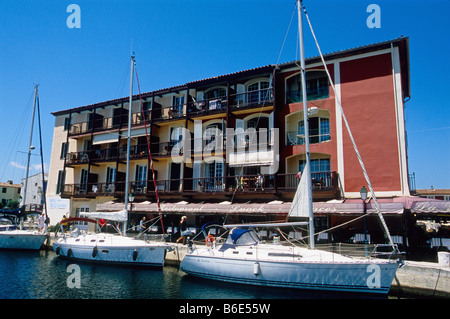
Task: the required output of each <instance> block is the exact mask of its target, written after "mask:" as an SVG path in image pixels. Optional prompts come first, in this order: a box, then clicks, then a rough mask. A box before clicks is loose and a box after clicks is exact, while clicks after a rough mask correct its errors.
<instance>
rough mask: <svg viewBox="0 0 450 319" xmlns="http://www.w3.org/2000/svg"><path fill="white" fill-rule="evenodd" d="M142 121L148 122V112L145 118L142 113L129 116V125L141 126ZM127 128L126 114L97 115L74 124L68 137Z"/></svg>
mask: <svg viewBox="0 0 450 319" xmlns="http://www.w3.org/2000/svg"><path fill="white" fill-rule="evenodd" d="M144 121H145V122H147V123H149V122H150V112H147V114H146V117H145V116H144V115H143V114H142V112H137V113H133V114H131V125H132V126H134V125H143V124H144ZM121 125H122V126H128V114H124V115H122V116H113V117H106V118H105V117H103V116H102V115H99V114H98V117H97V118H95V119H91V120H89V121H85V122H80V123H74V124H72V125H71V126H70V130H69V135H77V134H86V133H90V132H92V131H94V132H101V131H106V130H111V129H118V128H119V127H120V126H121Z"/></svg>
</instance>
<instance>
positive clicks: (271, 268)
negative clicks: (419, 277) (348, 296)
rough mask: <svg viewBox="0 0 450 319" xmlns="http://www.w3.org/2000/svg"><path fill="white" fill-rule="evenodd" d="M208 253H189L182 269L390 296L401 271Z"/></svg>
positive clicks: (373, 264) (379, 263)
mask: <svg viewBox="0 0 450 319" xmlns="http://www.w3.org/2000/svg"><path fill="white" fill-rule="evenodd" d="M207 250H208V249H204V250H202V249H198V250H195V251H194V252H192V253H191V254H187V255H186V256H185V257H184V259H183V261H182V263H181V267H180V269H181V270H182V271H184V272H186V273H188V274H190V275H194V276H197V277H202V278H208V279H214V280H220V281H227V282H233V283H240V284H249V285H259V286H270V287H285V288H297V289H314V290H328V291H346V292H358V293H375V294H387V293H388V292H389V289H390V287H391V283H392V280H393V279H394V276H395V273H396V270H397V268H398V264H397V263H395V262H389V261H386V260H376V261H375V260H368V261H359V260H342V261H333V260H332V259H331V260H326V258H325V259H324V260H322V261H320V260H317V261H302V260H301V259H303V258H295V257H288V255H287V254H285V256H286V257H284V258H283V257H282V256H283V253H280V254H278V257H276V258H264V257H263V256H259V258H248V257H243V258H237V257H229V256H227V253H223V254H222V256H220V255H221V253H220V252H218V251H217V250H216V251H215V252H213V251H212V250H210V251H209V252H207ZM234 251H235V253H234V255H243V256H248V255H249V254H250V250H249V251H246V252H244V251H240V252H238V253H236V251H237V250H234ZM273 251H276V250H273ZM252 252H253V254H257V253H256V252H255V250H253V251H252ZM231 254H233V252H231ZM261 255H263V254H261ZM275 255H276V253H275ZM302 255H303V254H302ZM280 256H281V257H280ZM291 256H292V254H291ZM270 259H272V260H270ZM282 259H284V260H282ZM299 259H300V260H299ZM305 259H307V258H305ZM336 259H339V258H338V257H337V256H336ZM344 259H345V258H344Z"/></svg>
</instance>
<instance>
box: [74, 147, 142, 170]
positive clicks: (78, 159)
mask: <svg viewBox="0 0 450 319" xmlns="http://www.w3.org/2000/svg"><path fill="white" fill-rule="evenodd" d="M146 156H148V146H147V144H138V145H131V147H130V159H137V158H142V157H146ZM126 158H127V146H126V145H123V146H121V147H111V148H104V149H98V150H90V151H81V152H71V153H68V154H67V156H66V163H67V164H68V165H77V164H80V165H82V164H87V163H89V161H90V162H91V163H99V162H112V161H116V160H117V159H119V160H126Z"/></svg>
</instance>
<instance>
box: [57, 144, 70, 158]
mask: <svg viewBox="0 0 450 319" xmlns="http://www.w3.org/2000/svg"><path fill="white" fill-rule="evenodd" d="M68 150H69V143H62V144H61V153H60V155H59V159H64V158H65V157H66V155H67V151H68Z"/></svg>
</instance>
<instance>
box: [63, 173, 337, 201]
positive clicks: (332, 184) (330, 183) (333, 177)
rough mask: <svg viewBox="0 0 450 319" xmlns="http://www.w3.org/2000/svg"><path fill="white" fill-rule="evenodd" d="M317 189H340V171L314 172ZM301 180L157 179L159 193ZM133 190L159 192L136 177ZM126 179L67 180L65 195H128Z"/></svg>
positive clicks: (290, 188) (283, 185)
mask: <svg viewBox="0 0 450 319" xmlns="http://www.w3.org/2000/svg"><path fill="white" fill-rule="evenodd" d="M311 177H312V187H313V191H324V190H325V191H326V190H328V191H336V190H337V188H338V182H337V181H338V178H337V173H336V172H317V173H312V174H311ZM298 183H299V178H298V176H297V174H291V173H289V174H277V175H239V176H224V177H199V178H193V177H190V178H184V184H183V179H165V180H157V181H156V185H157V186H156V187H157V189H158V193H159V194H162V195H164V194H182V193H185V194H189V193H190V194H193V193H197V194H201V193H255V192H256V193H257V192H269V193H274V192H295V191H296V189H297V186H298ZM129 191H130V192H131V193H133V194H134V195H135V196H146V195H148V196H152V195H154V194H155V186H154V182H153V180H144V181H132V182H130V184H129ZM124 192H125V182H105V183H82V184H65V185H64V188H63V190H62V195H63V196H66V197H70V196H75V197H84V196H85V197H95V196H124Z"/></svg>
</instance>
